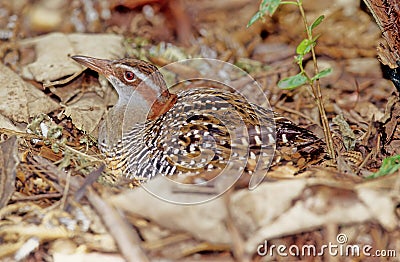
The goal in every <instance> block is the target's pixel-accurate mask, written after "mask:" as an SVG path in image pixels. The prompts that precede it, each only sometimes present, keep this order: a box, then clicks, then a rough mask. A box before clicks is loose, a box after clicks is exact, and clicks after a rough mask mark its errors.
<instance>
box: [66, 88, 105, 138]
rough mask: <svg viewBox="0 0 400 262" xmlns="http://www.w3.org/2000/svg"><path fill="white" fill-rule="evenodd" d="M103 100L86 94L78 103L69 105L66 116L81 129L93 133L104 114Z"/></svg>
mask: <svg viewBox="0 0 400 262" xmlns="http://www.w3.org/2000/svg"><path fill="white" fill-rule="evenodd" d="M105 109H106V108H105V106H104V102H103V99H102V98H101V97H99V96H98V95H96V94H95V93H85V94H84V95H83V96H82V97H81V98H80V99H79V100H78V101H77V102H76V103H74V104H71V105H68V106H67V107H66V108H65V112H64V114H65V115H66V116H68V117H71V119H72V123H74V125H75V126H76V127H77V128H78V129H80V130H84V131H86V132H88V133H89V134H90V133H92V132H93V131H94V130H95V129H96V127H97V125H98V124H99V122H100V120H101V117H102V116H103V114H104V111H105Z"/></svg>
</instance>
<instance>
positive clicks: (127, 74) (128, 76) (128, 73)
mask: <svg viewBox="0 0 400 262" xmlns="http://www.w3.org/2000/svg"><path fill="white" fill-rule="evenodd" d="M124 76H125V80H126V81H128V82H132V81H133V80H134V79H135V74H134V73H132V72H131V71H126V72H125V75H124Z"/></svg>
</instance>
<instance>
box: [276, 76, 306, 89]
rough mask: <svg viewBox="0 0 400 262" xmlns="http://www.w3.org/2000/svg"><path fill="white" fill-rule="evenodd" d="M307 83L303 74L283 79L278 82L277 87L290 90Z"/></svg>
mask: <svg viewBox="0 0 400 262" xmlns="http://www.w3.org/2000/svg"><path fill="white" fill-rule="evenodd" d="M305 83H307V77H305V75H304V74H303V73H298V74H297V75H295V76H291V77H288V78H284V79H282V80H281V81H279V82H278V87H279V88H281V89H285V90H292V89H295V88H296V87H299V86H302V85H304V84H305Z"/></svg>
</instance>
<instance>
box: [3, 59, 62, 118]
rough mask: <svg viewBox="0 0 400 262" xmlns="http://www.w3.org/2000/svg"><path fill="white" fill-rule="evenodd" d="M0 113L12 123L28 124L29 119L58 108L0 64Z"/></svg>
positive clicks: (54, 103)
mask: <svg viewBox="0 0 400 262" xmlns="http://www.w3.org/2000/svg"><path fill="white" fill-rule="evenodd" d="M0 97H6V98H7V99H3V100H2V101H1V102H0V113H1V114H2V115H4V116H6V117H7V118H9V119H10V120H12V121H16V122H25V123H27V122H28V119H29V117H33V116H36V115H38V114H40V113H44V114H47V113H49V112H51V111H53V110H56V109H58V108H59V107H60V106H59V105H58V104H57V103H56V102H54V101H53V100H52V99H51V98H49V97H47V96H46V95H45V94H44V93H43V92H41V91H40V90H38V89H37V88H35V87H34V86H33V85H31V84H29V83H26V82H24V81H23V80H22V79H21V78H20V77H19V76H18V75H17V74H16V73H14V72H13V71H12V70H11V69H9V68H8V67H6V66H5V65H3V64H0Z"/></svg>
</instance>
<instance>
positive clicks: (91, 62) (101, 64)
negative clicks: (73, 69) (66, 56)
mask: <svg viewBox="0 0 400 262" xmlns="http://www.w3.org/2000/svg"><path fill="white" fill-rule="evenodd" d="M71 58H72V59H74V60H75V61H76V62H78V63H79V64H81V65H83V66H86V67H88V68H90V69H92V70H94V71H96V72H98V73H99V74H102V75H104V76H105V77H108V76H110V75H111V74H112V67H111V64H112V61H111V60H108V59H99V58H94V57H89V56H82V55H75V56H71Z"/></svg>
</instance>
